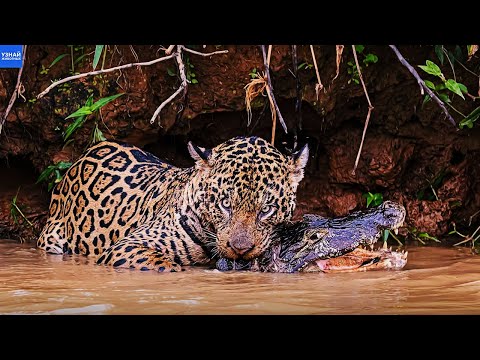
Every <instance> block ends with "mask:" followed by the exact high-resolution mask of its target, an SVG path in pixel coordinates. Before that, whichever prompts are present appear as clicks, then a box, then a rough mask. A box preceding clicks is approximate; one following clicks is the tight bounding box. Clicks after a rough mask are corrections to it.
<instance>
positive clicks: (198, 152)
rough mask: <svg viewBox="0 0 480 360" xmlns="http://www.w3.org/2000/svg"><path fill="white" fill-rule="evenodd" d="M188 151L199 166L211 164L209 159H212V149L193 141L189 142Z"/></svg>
mask: <svg viewBox="0 0 480 360" xmlns="http://www.w3.org/2000/svg"><path fill="white" fill-rule="evenodd" d="M188 152H189V153H190V156H191V157H192V158H193V160H195V162H196V164H197V165H198V166H201V167H203V166H209V165H210V164H209V163H208V161H209V160H210V158H211V156H212V150H210V149H205V148H203V147H201V146H197V145H195V144H194V143H192V142H191V141H189V142H188Z"/></svg>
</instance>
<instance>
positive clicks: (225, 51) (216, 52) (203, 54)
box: [182, 46, 228, 56]
mask: <svg viewBox="0 0 480 360" xmlns="http://www.w3.org/2000/svg"><path fill="white" fill-rule="evenodd" d="M182 49H183V50H185V51H188V52H189V53H192V54H195V55H200V56H212V55H217V54H226V53H228V50H219V51H212V52H209V53H201V52H199V51H195V50H192V49H189V48H187V47H185V46H182Z"/></svg>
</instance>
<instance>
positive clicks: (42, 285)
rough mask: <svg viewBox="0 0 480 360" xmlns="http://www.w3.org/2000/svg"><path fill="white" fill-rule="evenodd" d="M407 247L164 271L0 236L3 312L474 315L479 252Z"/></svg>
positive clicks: (478, 303)
mask: <svg viewBox="0 0 480 360" xmlns="http://www.w3.org/2000/svg"><path fill="white" fill-rule="evenodd" d="M408 251H409V257H408V263H407V266H406V267H405V268H404V270H401V271H370V272H359V273H338V274H334V273H330V274H323V273H320V274H313V273H310V274H307V273H306V274H265V273H249V272H236V273H221V272H218V271H216V270H206V269H201V268H195V269H191V270H188V271H185V272H181V273H162V274H160V273H154V272H151V271H147V272H141V271H137V270H128V269H113V268H110V267H105V266H97V265H95V264H94V263H93V261H92V260H91V259H88V258H85V257H79V256H65V257H62V256H56V255H46V254H45V253H43V252H41V251H38V250H36V249H35V248H34V247H33V246H32V245H22V244H18V243H15V242H12V241H7V240H0V314H480V278H479V275H478V274H479V270H480V256H476V255H471V254H470V251H469V250H468V249H465V248H440V247H428V248H427V247H413V248H412V247H411V248H409V249H408Z"/></svg>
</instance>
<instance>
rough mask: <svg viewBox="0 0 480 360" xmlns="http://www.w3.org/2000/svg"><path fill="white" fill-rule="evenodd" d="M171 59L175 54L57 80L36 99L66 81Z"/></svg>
mask: <svg viewBox="0 0 480 360" xmlns="http://www.w3.org/2000/svg"><path fill="white" fill-rule="evenodd" d="M173 57H175V54H171V55H168V56H164V57H161V58H158V59H155V60H151V61H146V62H139V63H130V64H125V65H121V66H115V67H113V68H108V69H102V70H96V71H90V72H87V73H83V74H78V75H73V76H69V77H66V78H64V79H62V80H58V81H55V82H54V83H52V84H51V85H50V86H49V87H47V88H46V89H45V90H43V91H42V92H41V93H40V94H38V95H37V99H40V98H41V97H43V96H45V95H46V94H47V93H48V92H49V91H50V90H52V89H53V88H54V87H56V86H58V85H60V84H63V83H66V82H68V81H71V80H76V79H81V78H83V77H86V76H92V75H98V74H105V73H109V72H112V71H117V70H122V69H128V68H131V67H134V66H150V65H153V64H156V63H159V62H162V61H165V60H168V59H171V58H173Z"/></svg>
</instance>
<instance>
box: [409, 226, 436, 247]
mask: <svg viewBox="0 0 480 360" xmlns="http://www.w3.org/2000/svg"><path fill="white" fill-rule="evenodd" d="M408 232H409V234H410V235H411V236H412V238H413V239H414V240H417V241H419V242H420V243H422V245H425V240H432V241H435V242H440V240H438V239H437V238H436V237H435V236H431V235H429V234H428V233H427V232H425V231H418V230H417V228H415V227H412V228H410V229H408Z"/></svg>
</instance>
